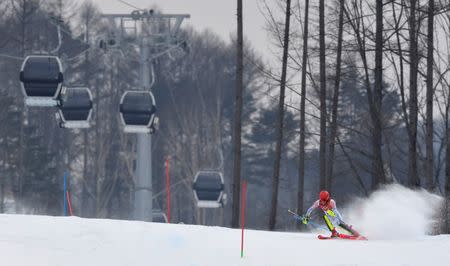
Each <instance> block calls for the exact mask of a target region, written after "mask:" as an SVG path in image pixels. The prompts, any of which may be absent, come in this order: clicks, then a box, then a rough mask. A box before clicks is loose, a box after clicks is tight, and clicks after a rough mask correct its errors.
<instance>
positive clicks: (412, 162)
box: [408, 0, 420, 187]
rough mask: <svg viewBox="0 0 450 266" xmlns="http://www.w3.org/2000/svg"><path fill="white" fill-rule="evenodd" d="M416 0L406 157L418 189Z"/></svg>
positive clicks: (411, 16) (411, 24)
mask: <svg viewBox="0 0 450 266" xmlns="http://www.w3.org/2000/svg"><path fill="white" fill-rule="evenodd" d="M416 5H417V1H416V0H411V7H410V14H409V39H410V40H409V57H410V66H409V123H410V136H409V157H408V176H409V177H410V185H411V186H414V187H420V179H419V175H418V173H417V114H418V105H417V72H418V64H419V60H418V55H417V53H418V49H417V37H416V30H417V25H416Z"/></svg>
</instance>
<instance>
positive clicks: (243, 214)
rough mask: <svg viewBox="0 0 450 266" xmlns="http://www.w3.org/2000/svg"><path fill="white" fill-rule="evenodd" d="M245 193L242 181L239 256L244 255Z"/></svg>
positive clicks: (245, 188) (245, 183)
mask: <svg viewBox="0 0 450 266" xmlns="http://www.w3.org/2000/svg"><path fill="white" fill-rule="evenodd" d="M246 195H247V182H246V181H242V197H241V199H242V202H241V203H242V205H241V227H242V234H241V258H242V257H244V227H245V196H246Z"/></svg>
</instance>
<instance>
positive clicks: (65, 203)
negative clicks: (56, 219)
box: [64, 171, 67, 216]
mask: <svg viewBox="0 0 450 266" xmlns="http://www.w3.org/2000/svg"><path fill="white" fill-rule="evenodd" d="M66 191H67V172H65V171H64V216H67V199H66Z"/></svg>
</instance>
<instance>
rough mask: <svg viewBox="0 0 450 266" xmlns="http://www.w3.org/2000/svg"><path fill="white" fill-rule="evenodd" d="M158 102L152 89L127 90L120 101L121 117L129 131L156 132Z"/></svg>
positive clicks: (126, 130)
mask: <svg viewBox="0 0 450 266" xmlns="http://www.w3.org/2000/svg"><path fill="white" fill-rule="evenodd" d="M155 113H156V103H155V98H154V96H153V94H152V93H151V92H150V91H126V92H125V93H124V94H123V96H122V99H121V101H120V117H121V120H122V123H123V125H124V131H125V132H127V133H154V131H155V119H156V118H155Z"/></svg>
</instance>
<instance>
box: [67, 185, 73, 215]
mask: <svg viewBox="0 0 450 266" xmlns="http://www.w3.org/2000/svg"><path fill="white" fill-rule="evenodd" d="M66 197H67V205H68V206H69V213H70V216H73V212H72V203H71V202H70V194H69V191H68V190H66Z"/></svg>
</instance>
